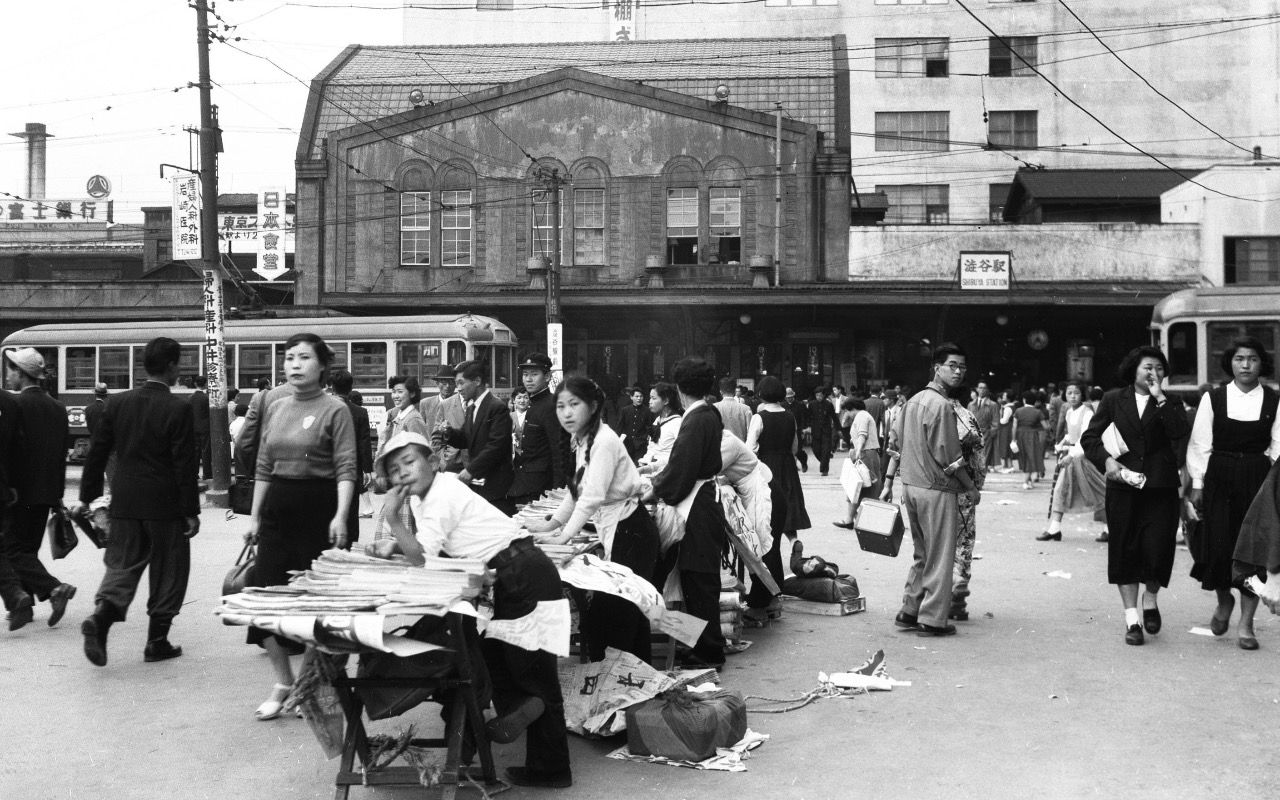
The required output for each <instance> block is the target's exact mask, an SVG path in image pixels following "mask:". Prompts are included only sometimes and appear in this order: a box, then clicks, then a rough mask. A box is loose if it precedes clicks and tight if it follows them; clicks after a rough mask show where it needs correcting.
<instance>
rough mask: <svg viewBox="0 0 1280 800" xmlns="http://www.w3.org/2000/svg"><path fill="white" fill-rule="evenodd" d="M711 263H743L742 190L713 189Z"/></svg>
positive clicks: (735, 188)
mask: <svg viewBox="0 0 1280 800" xmlns="http://www.w3.org/2000/svg"><path fill="white" fill-rule="evenodd" d="M710 216H711V262H712V263H717V262H718V263H721V264H728V263H730V262H735V261H736V262H739V263H741V262H742V189H740V188H738V187H737V186H732V187H725V188H718V187H713V188H712V189H711V214H710Z"/></svg>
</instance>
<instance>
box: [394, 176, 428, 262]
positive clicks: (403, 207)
mask: <svg viewBox="0 0 1280 800" xmlns="http://www.w3.org/2000/svg"><path fill="white" fill-rule="evenodd" d="M400 263H401V264H417V265H425V264H430V263H431V192H401V193H400Z"/></svg>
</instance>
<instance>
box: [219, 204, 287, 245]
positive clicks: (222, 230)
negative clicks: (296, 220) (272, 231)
mask: <svg viewBox="0 0 1280 800" xmlns="http://www.w3.org/2000/svg"><path fill="white" fill-rule="evenodd" d="M280 219H281V220H282V222H281V225H282V227H283V228H284V233H285V238H284V251H285V252H286V253H292V252H293V214H284V215H282V216H281V217H280ZM260 223H261V220H260V219H259V216H258V214H256V213H253V212H250V213H246V214H233V213H231V212H223V213H220V214H218V250H219V251H220V252H223V253H257V252H258V234H259V225H260Z"/></svg>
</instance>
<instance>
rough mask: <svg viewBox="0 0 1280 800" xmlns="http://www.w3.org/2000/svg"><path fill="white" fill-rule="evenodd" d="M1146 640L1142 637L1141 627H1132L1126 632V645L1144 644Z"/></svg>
mask: <svg viewBox="0 0 1280 800" xmlns="http://www.w3.org/2000/svg"><path fill="white" fill-rule="evenodd" d="M1145 641H1146V638H1145V637H1144V636H1143V635H1142V626H1141V625H1130V626H1129V630H1127V631H1125V632H1124V643H1125V644H1142V643H1143V642H1145Z"/></svg>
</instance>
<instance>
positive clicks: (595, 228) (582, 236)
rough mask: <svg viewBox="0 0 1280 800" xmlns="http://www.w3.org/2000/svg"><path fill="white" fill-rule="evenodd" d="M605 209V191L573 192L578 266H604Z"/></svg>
mask: <svg viewBox="0 0 1280 800" xmlns="http://www.w3.org/2000/svg"><path fill="white" fill-rule="evenodd" d="M604 207H605V206H604V189H574V190H573V263H574V264H575V265H576V266H580V267H602V266H604V263H605V257H604V217H605V211H604Z"/></svg>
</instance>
